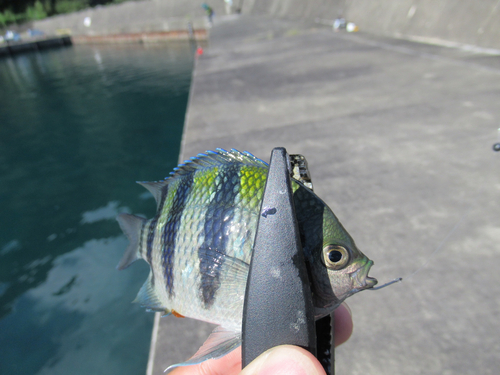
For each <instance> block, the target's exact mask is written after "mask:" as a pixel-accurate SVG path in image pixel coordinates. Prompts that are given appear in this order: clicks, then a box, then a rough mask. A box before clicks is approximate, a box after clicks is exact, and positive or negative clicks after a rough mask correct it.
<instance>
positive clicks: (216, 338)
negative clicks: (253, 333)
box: [165, 326, 241, 372]
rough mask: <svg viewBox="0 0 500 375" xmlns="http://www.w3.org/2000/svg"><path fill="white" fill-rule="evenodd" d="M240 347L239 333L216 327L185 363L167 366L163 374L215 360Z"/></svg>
mask: <svg viewBox="0 0 500 375" xmlns="http://www.w3.org/2000/svg"><path fill="white" fill-rule="evenodd" d="M240 345H241V333H240V332H234V331H230V330H227V329H225V328H222V327H221V326H218V327H216V328H215V329H214V330H213V331H212V333H211V334H210V336H208V339H207V340H206V341H205V342H204V343H203V345H202V346H201V348H200V349H198V351H197V352H196V353H195V355H193V356H192V357H191V358H189V359H188V360H187V361H185V362H182V363H177V364H175V365H172V366H169V367H168V368H167V369H166V370H165V372H169V371H171V370H173V369H175V368H177V367H181V366H190V365H197V364H199V363H201V362H204V361H206V360H208V359H217V358H220V357H223V356H225V355H226V354H228V353H230V352H232V351H233V350H234V349H236V348H237V347H238V346H240Z"/></svg>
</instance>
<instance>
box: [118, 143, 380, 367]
mask: <svg viewBox="0 0 500 375" xmlns="http://www.w3.org/2000/svg"><path fill="white" fill-rule="evenodd" d="M268 170H269V165H268V164H267V163H266V162H264V161H262V160H261V159H259V158H257V157H255V156H254V155H252V154H251V153H249V152H246V151H245V152H240V151H238V150H235V149H231V150H230V151H226V150H223V149H220V148H217V149H216V151H207V152H206V153H203V154H198V155H197V156H195V157H192V158H191V159H190V160H188V161H185V162H184V164H180V165H179V166H178V167H177V168H174V171H173V172H171V173H170V176H169V177H167V178H165V179H164V180H160V181H152V182H138V183H139V184H140V185H142V186H144V187H145V188H146V189H148V190H149V191H150V192H151V193H152V195H153V196H154V198H155V199H156V202H157V213H156V215H155V216H154V217H153V218H151V219H146V218H143V217H140V216H136V215H133V214H128V213H123V214H120V215H119V216H118V217H117V220H118V223H119V225H120V227H121V229H122V230H123V232H124V233H125V235H126V236H127V238H128V239H129V242H130V243H129V245H128V247H127V249H126V251H125V254H124V255H123V258H122V259H121V260H120V262H119V264H118V266H117V268H118V269H119V270H122V269H125V268H127V267H128V266H130V264H132V263H133V262H134V261H135V260H137V259H144V260H145V261H146V262H147V263H148V264H149V266H150V273H149V276H148V278H147V280H146V282H145V283H144V285H143V286H142V288H141V289H140V291H139V293H138V294H137V297H136V299H135V300H134V302H137V303H139V304H140V305H141V306H143V307H145V308H146V309H147V310H148V311H153V312H161V313H162V315H163V316H165V315H174V316H176V317H188V318H193V319H196V320H201V321H204V322H208V323H212V324H216V325H217V327H216V328H215V329H214V331H213V332H212V333H211V335H210V336H209V337H208V339H207V340H206V341H205V343H204V344H203V346H202V347H201V348H200V349H199V350H198V351H197V352H196V353H195V354H194V356H193V357H191V358H190V359H188V360H187V361H185V362H183V363H180V364H177V365H174V366H171V367H170V368H169V369H171V368H172V367H176V366H184V365H191V364H196V363H200V362H203V361H205V360H207V359H212V358H219V357H221V356H223V355H225V354H227V353H229V352H230V351H232V350H234V349H236V348H237V347H238V346H240V345H241V331H242V315H243V301H244V296H245V287H246V281H247V276H248V271H249V267H250V266H249V265H250V261H251V257H252V250H253V244H254V238H255V233H256V228H257V222H258V220H259V215H260V214H262V213H261V212H260V211H261V203H262V199H263V194H264V188H265V184H266V178H267V173H268ZM300 180H301V179H300V178H298V179H292V183H291V185H292V191H293V202H294V206H295V212H296V217H297V222H298V227H299V233H300V239H301V242H302V248H303V252H304V257H305V260H306V266H307V268H308V274H309V275H310V283H311V291H312V296H313V306H314V314H315V318H316V319H319V318H321V317H323V316H326V315H328V314H330V313H331V312H332V311H333V310H334V309H335V308H336V307H337V306H339V305H340V304H341V303H342V302H343V301H344V300H345V299H346V298H347V297H349V296H351V295H353V294H354V293H357V292H359V291H361V290H364V289H370V288H373V287H374V285H376V284H377V280H376V279H374V278H372V277H369V276H368V272H369V270H370V268H371V266H372V265H373V261H371V260H370V259H368V258H367V257H366V256H365V255H364V254H363V253H362V252H361V251H360V250H359V249H358V248H357V247H356V244H355V243H354V240H353V239H352V237H351V236H350V235H349V233H348V232H347V231H346V229H344V227H343V226H342V224H341V223H340V221H339V220H338V219H337V217H336V216H335V214H334V213H333V211H332V210H331V209H330V208H329V207H328V206H327V205H326V204H325V203H324V202H323V201H322V200H321V199H320V198H319V197H318V196H317V195H316V194H315V193H314V192H313V191H312V189H311V188H310V187H308V186H310V185H307V183H303V182H301V181H300ZM264 214H265V212H264Z"/></svg>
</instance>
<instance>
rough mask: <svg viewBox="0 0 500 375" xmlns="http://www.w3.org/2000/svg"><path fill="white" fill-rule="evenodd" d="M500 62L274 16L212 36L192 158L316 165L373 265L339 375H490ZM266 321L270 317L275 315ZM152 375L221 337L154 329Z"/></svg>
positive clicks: (197, 96)
mask: <svg viewBox="0 0 500 375" xmlns="http://www.w3.org/2000/svg"><path fill="white" fill-rule="evenodd" d="M499 87H500V57H499V56H495V55H486V54H479V53H471V52H467V51H464V50H461V49H453V48H443V47H437V46H432V45H426V44H420V43H414V42H408V41H403V40H397V39H389V38H384V37H374V36H370V35H368V34H362V33H357V34H347V33H341V32H339V33H334V32H332V30H331V28H322V27H319V26H317V25H314V24H305V23H297V22H289V21H285V20H280V19H276V18H267V17H263V16H262V17H258V18H256V17H251V16H243V17H241V18H238V17H236V16H235V17H230V18H226V19H225V20H221V21H220V22H216V24H215V26H214V28H213V29H212V30H211V35H210V47H209V48H208V49H206V50H205V53H204V54H203V55H202V56H200V57H199V58H198V60H197V62H196V66H195V69H194V74H193V81H192V88H191V97H190V101H189V106H188V111H187V117H186V123H185V129H184V139H183V145H182V154H181V157H180V159H181V160H185V159H187V158H189V157H190V156H193V155H196V154H197V153H199V152H203V151H205V150H208V149H214V148H216V147H223V148H231V147H234V148H237V149H240V150H248V151H250V152H252V153H254V154H255V155H257V156H258V157H261V158H263V159H266V160H267V159H268V158H269V155H270V152H271V150H272V148H273V147H276V146H284V147H286V148H287V150H288V151H289V152H291V153H301V154H303V155H305V156H306V157H307V160H308V162H309V168H310V171H311V173H312V178H313V180H314V183H315V191H316V192H317V194H318V195H319V196H320V197H321V198H323V199H324V200H325V202H327V204H328V205H329V206H330V207H331V208H332V209H333V211H334V212H335V213H336V214H337V216H338V217H339V219H340V220H341V222H342V223H343V224H344V226H345V227H346V228H347V230H348V231H349V232H350V233H351V235H352V236H353V238H354V239H355V240H356V242H357V244H358V247H359V248H360V249H361V250H362V251H363V252H365V254H367V255H368V256H369V257H370V258H371V259H373V260H374V261H375V265H374V267H373V268H372V271H371V275H373V276H374V277H377V278H378V279H379V281H380V282H386V281H389V280H391V279H393V278H395V277H403V278H404V280H403V282H402V283H400V284H396V285H394V286H391V287H388V288H386V289H383V290H381V291H377V292H370V291H365V292H362V293H360V294H358V295H356V296H354V297H352V298H350V299H348V304H349V305H350V307H351V309H352V313H353V318H354V334H353V336H352V337H351V339H350V340H349V341H348V342H347V343H345V344H344V345H342V346H341V347H339V348H338V349H337V356H336V357H337V366H336V367H337V373H338V374H351V375H358V374H359V375H366V374H371V375H375V374H384V375H386V374H406V375H408V374H410V375H411V374H436V375H437V374H439V375H442V374H468V373H481V374H496V373H497V371H498V363H500V350H499V349H500V344H499V341H498V332H500V321H499V320H498V318H497V315H498V313H499V312H500V302H499V299H498V298H497V296H498V295H500V273H499V272H498V264H499V263H500V248H499V246H500V215H499V212H500V153H495V152H493V150H492V145H493V144H494V143H495V142H498V138H497V137H498V136H497V128H498V127H499V126H500V106H499V105H498V103H500V90H499V89H498V88H499ZM262 314H266V312H265V311H263V312H262ZM158 323H159V324H158V325H157V326H156V327H155V331H154V332H153V345H152V350H151V358H150V366H149V368H148V374H154V375H157V374H162V373H163V370H164V369H165V368H166V367H167V366H168V365H170V364H173V363H176V362H179V361H182V360H185V359H186V358H188V357H189V356H191V355H192V354H193V353H194V352H196V350H197V349H198V347H199V346H200V345H201V343H202V342H203V341H204V339H205V338H206V337H207V336H208V334H209V332H210V331H211V329H212V327H211V326H209V325H207V324H203V323H198V322H195V321H193V320H190V319H179V318H174V317H167V318H163V319H161V320H158Z"/></svg>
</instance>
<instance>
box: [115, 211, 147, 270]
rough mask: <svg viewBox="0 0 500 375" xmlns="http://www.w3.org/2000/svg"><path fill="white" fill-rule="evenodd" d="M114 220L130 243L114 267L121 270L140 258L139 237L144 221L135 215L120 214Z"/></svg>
mask: <svg viewBox="0 0 500 375" xmlns="http://www.w3.org/2000/svg"><path fill="white" fill-rule="evenodd" d="M116 220H117V221H118V224H120V228H121V229H122V231H123V233H125V236H127V238H128V240H129V241H130V243H129V245H128V247H127V250H125V254H123V257H122V259H121V260H120V263H118V266H117V267H116V268H118V269H119V270H123V269H125V268H127V267H128V266H130V265H131V264H132V263H133V262H135V261H136V260H137V259H139V258H140V256H139V235H140V233H141V229H142V226H143V225H144V223H145V222H146V219H144V218H143V217H140V216H136V215H130V214H120V215H118V216H117V217H116Z"/></svg>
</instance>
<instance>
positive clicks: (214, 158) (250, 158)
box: [166, 148, 269, 181]
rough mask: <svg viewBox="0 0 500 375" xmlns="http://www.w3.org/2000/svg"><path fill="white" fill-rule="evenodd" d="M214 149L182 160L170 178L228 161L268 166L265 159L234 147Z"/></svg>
mask: <svg viewBox="0 0 500 375" xmlns="http://www.w3.org/2000/svg"><path fill="white" fill-rule="evenodd" d="M215 150H216V151H207V152H206V153H205V154H198V155H196V156H193V157H192V158H191V159H189V160H186V161H184V163H183V164H179V165H178V166H177V167H176V168H174V171H173V172H171V173H170V175H171V177H170V179H175V178H176V177H178V176H183V175H185V174H189V173H192V172H194V171H197V170H199V169H203V168H212V167H220V166H221V165H226V164H230V163H240V164H243V165H247V166H255V167H261V168H268V167H269V165H268V164H267V163H266V162H265V161H263V160H260V159H259V158H257V157H255V156H254V155H252V154H251V153H249V152H248V151H244V152H240V151H238V150H235V149H234V148H233V149H231V151H226V150H224V149H222V148H216V149H215ZM166 181H168V180H166Z"/></svg>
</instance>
